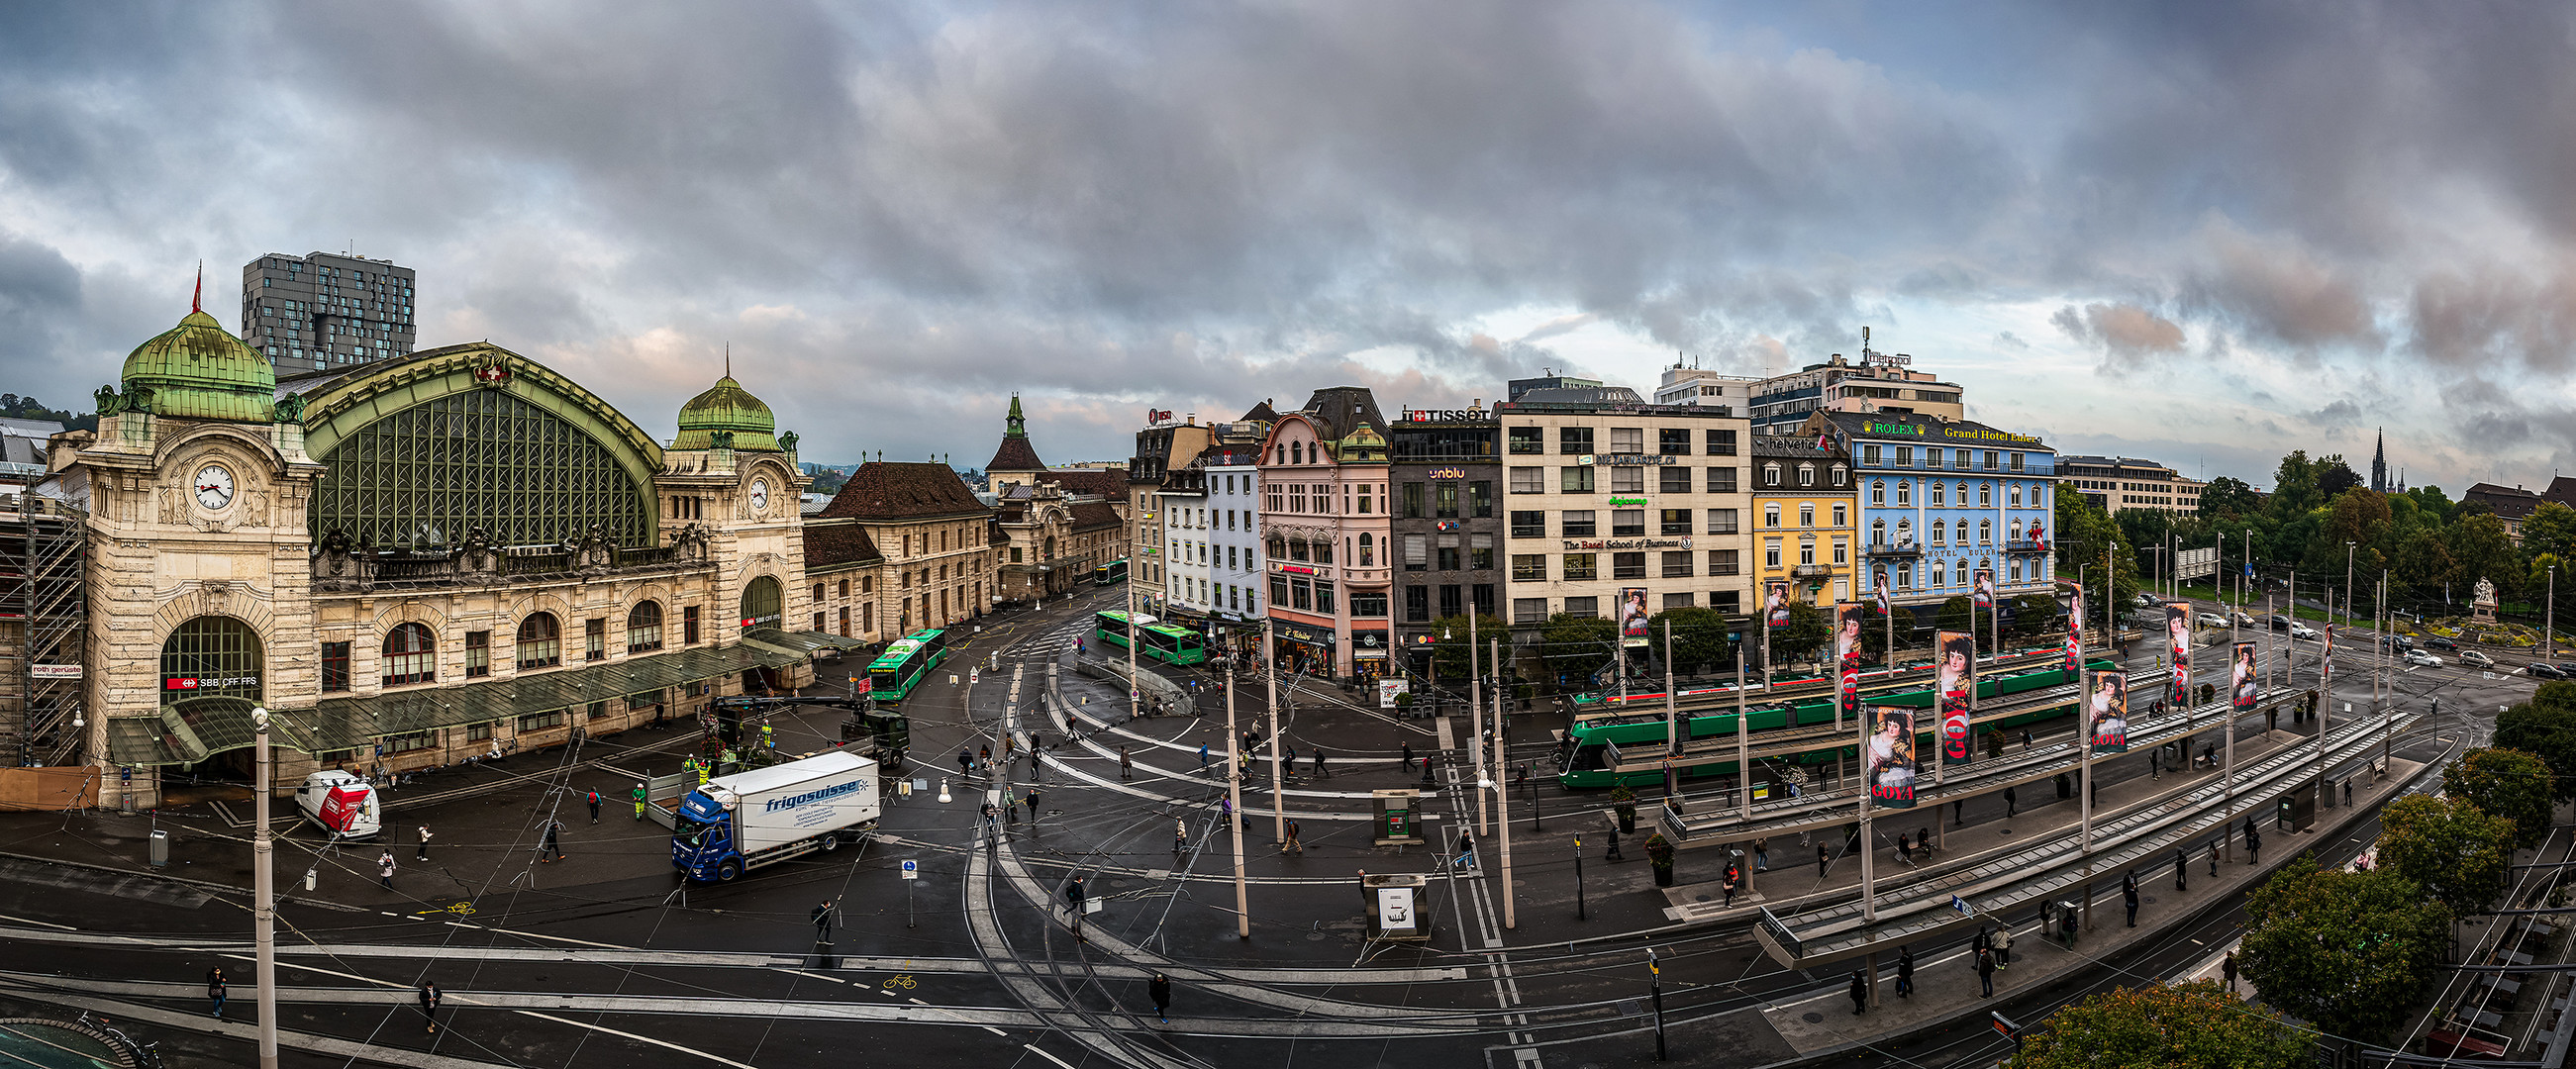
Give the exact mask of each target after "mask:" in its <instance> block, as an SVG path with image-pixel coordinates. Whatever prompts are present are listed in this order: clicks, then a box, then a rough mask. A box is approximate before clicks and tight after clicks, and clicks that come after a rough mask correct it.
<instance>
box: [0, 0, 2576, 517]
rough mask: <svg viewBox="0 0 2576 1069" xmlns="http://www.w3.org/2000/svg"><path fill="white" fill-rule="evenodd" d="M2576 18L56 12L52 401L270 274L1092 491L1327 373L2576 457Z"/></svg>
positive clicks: (20, 19)
mask: <svg viewBox="0 0 2576 1069" xmlns="http://www.w3.org/2000/svg"><path fill="white" fill-rule="evenodd" d="M2571 53H2576V8H2570V7H2567V6H2564V5H2543V4H2511V5H2507V4H2495V5H2481V4H2470V3H2459V4H2422V3H2411V2H2410V3H2401V4H2389V5H2374V4H2369V3H2341V2H2339V3H2331V4H2329V3H2313V4H2265V3H2226V4H2207V5H2192V4H2185V3H2153V4H2145V3H2141V4H2128V5H2116V4H2076V5H2069V4H2033V5H2028V6H2016V5H2006V4H1993V5H1974V6H1967V5H1935V4H1914V3H1880V4H1870V3H1815V4H1807V5H1777V4H1745V5H1723V4H1721V5H1706V6H1665V5H1653V4H1629V3H1620V2H1616V0H1602V2H1587V3H1581V4H1515V3H1508V2H1497V3H1473V4H1459V3H1429V2H1426V3H1404V2H1386V0H1369V2H1354V3H1346V4H1307V3H1294V2H1283V3H1258V4H1245V5H1234V6H1228V5H1222V4H1214V3H1205V4H1201V3H1186V4H1181V3H1176V4H1135V5H1115V6H1113V5H1096V4H1087V3H1081V2H1070V0H1046V2H1043V3H1030V4H1019V3H1011V2H1007V0H1003V2H985V3H975V4H963V5H957V6H901V5H891V4H886V5H832V6H826V7H819V8H818V7H805V6H800V5H797V4H793V3H788V2H783V0H782V2H768V3H761V4H751V5H744V4H727V5H715V4H706V5H673V4H654V3H644V4H637V3H629V2H618V3H599V4H592V5H584V4H575V3H548V4H534V5H532V4H497V3H496V4H470V3H442V4H366V5H332V4H298V5H284V6H267V5H245V4H227V3H204V4H160V5H142V6H136V5H97V4H12V5H7V6H6V7H5V8H0V389H7V390H11V391H14V392H17V393H21V394H26V393H34V394H35V395H37V396H39V397H41V398H43V399H45V400H46V401H49V402H51V403H52V404H54V405H55V406H57V407H64V406H69V405H73V404H75V403H78V404H83V405H85V404H86V403H87V398H88V396H89V393H90V391H91V390H92V389H94V388H95V387H96V386H97V385H98V384H100V383H103V382H108V381H111V380H112V379H114V378H115V375H116V369H117V366H118V362H119V361H120V360H121V358H122V357H123V355H124V354H125V353H126V352H127V351H128V350H130V349H131V348H133V346H134V345H136V344H137V343H139V342H141V341H142V340H143V339H145V338H148V337H150V336H151V335H153V334H155V333H157V332H159V331H161V330H163V329H166V328H167V327H168V326H169V325H170V324H171V323H173V322H174V321H176V319H177V318H178V317H179V316H180V315H181V314H183V313H184V312H185V311H186V299H187V293H188V287H189V284H190V274H191V272H192V271H193V270H194V267H195V265H196V264H197V262H198V261H199V260H201V259H202V260H203V261H204V262H205V263H206V265H207V271H208V273H209V275H210V276H212V278H213V279H214V284H213V285H210V286H209V287H208V289H209V291H210V300H209V302H208V304H209V310H210V311H212V312H214V313H215V314H216V316H217V317H218V318H220V319H223V320H224V321H225V322H226V323H227V324H230V325H238V322H239V319H238V316H237V314H236V310H237V309H236V303H237V300H238V296H237V294H238V285H237V283H235V282H234V281H233V280H235V279H238V278H239V277H240V275H239V272H240V268H241V265H242V264H243V263H244V262H246V261H248V260H250V259H252V258H254V257H256V256H259V255H261V254H263V253H269V252H281V253H304V252H309V251H314V250H334V251H337V250H343V249H348V248H352V247H354V248H355V249H356V251H357V252H359V253H361V254H363V255H368V256H375V257H381V258H388V259H392V260H395V261H397V262H399V263H402V264H406V265H409V266H412V267H414V268H416V269H418V271H419V273H420V296H419V300H418V307H419V313H420V314H419V321H420V335H421V344H422V345H424V346H432V345H442V344H449V343H454V342H460V341H471V340H476V339H482V338H489V339H491V340H492V341H494V342H496V343H499V344H502V345H505V346H507V347H509V348H511V349H514V350H516V351H518V352H521V353H524V354H527V355H529V356H531V357H533V358H535V359H538V360H540V361H543V362H545V363H547V364H550V365H552V366H555V367H557V368H559V369H562V370H564V371H566V372H568V373H571V374H573V375H574V376H576V377H578V378H580V379H582V380H584V381H586V382H587V383H589V384H590V385H592V386H593V387H594V388H596V389H598V390H599V391H600V392H601V393H602V394H604V395H606V396H608V397H609V398H611V399H612V400H614V401H616V402H617V403H618V404H619V405H620V406H621V407H623V408H625V409H626V411H627V412H628V414H629V415H630V416H632V417H633V418H635V419H636V421H637V422H639V423H641V424H642V425H643V426H644V427H645V428H646V429H647V430H649V431H651V432H653V433H655V434H657V435H668V434H669V433H670V432H671V414H672V413H673V412H674V411H675V409H676V408H677V406H678V404H679V402H680V401H682V400H683V399H685V398H686V397H687V396H689V395H690V394H691V393H694V392H695V391H696V390H698V389H701V388H703V387H704V385H705V384H706V383H708V382H709V381H711V380H712V379H713V378H714V377H715V376H716V374H717V373H718V371H717V365H718V361H719V355H718V354H719V352H720V350H721V348H722V347H723V346H724V345H726V344H727V343H730V344H731V346H732V350H733V353H734V367H735V371H736V374H737V376H738V377H740V378H741V379H742V380H743V381H744V383H745V385H747V386H748V387H750V388H751V389H752V390H754V391H755V392H757V393H759V394H760V395H761V396H763V397H764V398H766V399H767V400H768V401H769V402H770V403H771V404H772V405H773V406H774V407H775V408H777V409H778V412H779V417H780V423H781V425H782V426H783V427H787V428H792V429H795V430H798V431H800V432H802V433H803V434H804V435H805V441H806V443H807V444H806V446H805V455H806V457H807V458H808V459H814V460H834V461H840V460H851V459H855V458H857V457H858V456H859V455H860V453H861V451H862V450H871V451H872V450H883V451H884V452H885V454H886V456H887V457H888V458H889V459H896V458H916V459H917V458H920V457H923V456H926V455H930V454H933V453H943V452H945V453H951V454H953V459H954V460H955V461H956V462H957V463H958V464H960V465H961V466H964V465H974V464H981V463H982V462H983V461H984V459H985V458H986V457H987V456H988V455H989V454H990V452H991V450H992V447H993V442H994V440H995V437H996V435H997V433H998V430H999V424H1000V419H1001V414H1002V410H1003V409H1004V407H1005V406H1006V405H1007V398H1008V396H1009V394H1010V393H1011V392H1012V391H1020V392H1022V393H1024V394H1025V395H1026V398H1027V402H1028V405H1029V408H1030V415H1031V417H1032V424H1033V430H1034V432H1035V434H1036V436H1037V444H1038V446H1039V449H1040V451H1041V453H1042V454H1043V455H1044V456H1045V457H1046V458H1047V459H1049V460H1051V461H1057V462H1063V461H1069V460H1076V459H1089V458H1108V457H1121V456H1124V455H1125V454H1126V453H1127V451H1128V449H1129V446H1130V444H1131V443H1132V439H1131V437H1130V435H1131V433H1132V431H1133V430H1134V428H1135V426H1136V425H1137V423H1138V422H1139V421H1140V420H1141V419H1142V417H1143V414H1144V412H1145V410H1146V409H1147V408H1149V407H1153V408H1171V409H1175V410H1179V411H1183V412H1191V411H1195V412H1198V413H1201V414H1202V416H1203V417H1204V416H1223V415H1232V414H1235V413H1238V412H1240V411H1241V410H1242V409H1244V408H1246V407H1248V406H1249V405H1251V404H1252V403H1253V402H1255V401H1258V400H1261V399H1262V398H1265V397H1271V398H1277V399H1278V400H1279V401H1280V402H1282V403H1283V406H1284V405H1285V404H1289V403H1294V402H1299V401H1302V400H1303V399H1304V398H1305V396H1306V394H1307V393H1308V392H1309V391H1310V390H1312V389H1313V388H1315V387H1318V386H1324V385H1332V384H1337V383H1344V382H1357V383H1363V384H1367V385H1370V386H1374V387H1376V388H1377V391H1378V396H1379V399H1380V401H1381V403H1383V404H1384V405H1386V406H1387V407H1390V408H1392V407H1394V406H1397V405H1413V406H1419V407H1442V406H1447V405H1452V404H1459V403H1464V402H1466V401H1468V400H1470V399H1471V398H1487V399H1490V398H1493V397H1495V396H1496V395H1498V394H1499V393H1501V391H1502V386H1501V383H1502V381H1503V379H1505V378H1506V377H1509V376H1513V375H1519V374H1527V373H1532V372H1535V371H1536V370H1537V369H1539V368H1542V367H1554V368H1565V369H1571V370H1573V371H1575V372H1577V373H1586V374H1591V375H1596V376H1599V377H1602V378H1606V379H1609V380H1612V381H1615V382H1621V383H1625V384H1629V385H1633V386H1637V387H1639V388H1641V389H1645V388H1650V387H1651V385H1652V384H1653V382H1654V380H1655V377H1656V375H1657V373H1658V368H1659V367H1660V366H1662V365H1664V364H1667V363H1669V362H1670V361H1672V360H1673V359H1674V358H1675V354H1677V353H1686V354H1688V355H1689V357H1690V358H1691V359H1695V360H1697V361H1699V362H1700V363H1702V364H1703V365H1704V366H1707V367H1712V368H1720V369H1725V370H1729V371H1734V372H1739V373H1745V374H1760V373H1762V372H1764V371H1765V370H1775V371H1776V370H1781V369H1785V368H1790V367H1794V366H1796V365H1798V364H1802V363H1806V362H1811V361H1815V360H1821V359H1823V358H1824V357H1825V356H1826V355H1828V354H1830V353H1835V352H1841V353H1852V354H1856V353H1857V352H1858V349H1859V333H1860V328H1861V327H1862V326H1864V325H1867V326H1870V327H1872V328H1874V329H1875V331H1876V341H1877V347H1878V348H1880V349H1883V350H1886V351H1890V352H1904V353H1910V354H1913V355H1914V357H1915V358H1916V362H1917V366H1918V367H1922V368H1925V369H1929V370H1933V371H1936V372H1938V373H1940V374H1942V375H1943V376H1944V377H1947V378H1951V379H1954V380H1956V381H1958V382H1961V383H1963V384H1965V385H1966V387H1967V391H1968V393H1967V396H1968V399H1969V409H1970V415H1971V416H1972V417H1973V418H1977V419H1981V420H1984V421H1987V422H1990V423H1994V424H1997V425H2000V426H2005V427H2009V428H2013V429H2016V430H2024V431H2034V432H2038V433H2041V434H2044V435H2046V436H2047V437H2048V439H2049V440H2050V441H2051V442H2052V443H2054V444H2056V445H2058V446H2059V447H2060V448H2063V449H2068V450H2080V451H2086V452H2120V453H2126V454H2129V455H2133V456H2150V457H2154V458H2157V459H2160V460H2164V461H2166V462H2168V463H2173V464H2175V465H2176V466H2178V467H2181V468H2183V469H2184V470H2185V471H2186V472H2206V474H2209V475H2213V476H2214V475H2219V474H2233V475H2238V476H2241V477H2246V478H2248V479H2250V480H2252V481H2254V482H2255V483H2257V485H2265V484H2268V482H2269V476H2270V471H2271V467H2272V462H2273V459H2274V458H2276V457H2277V456H2278V455H2279V454H2280V453H2281V452H2283V451H2285V450H2287V449H2291V448H2306V449H2309V450H2311V451H2315V452H2335V451H2342V452H2344V453H2346V454H2347V455H2350V456H2352V457H2354V458H2356V464H2355V466H2356V467H2362V466H2363V465H2364V463H2366V459H2367V454H2368V452H2369V449H2370V436H2371V433H2372V431H2373V430H2374V429H2375V428H2376V427H2378V426H2380V425H2382V424H2384V425H2386V426H2387V428H2388V433H2389V438H2390V446H2389V451H2390V457H2391V462H2392V463H2393V464H2402V465H2404V466H2405V467H2406V468H2407V470H2408V473H2409V476H2410V478H2411V480H2412V481H2414V482H2416V483H2419V484H2420V483H2426V482H2438V483H2440V484H2442V485H2444V486H2445V487H2448V488H2449V489H2451V491H2452V492H2453V493H2454V494H2455V495H2456V494H2457V493H2458V491H2459V490H2460V489H2461V488H2463V487H2465V486H2466V485H2467V484H2468V483H2469V482H2471V481H2475V480H2479V479H2487V480H2494V481H2500V482H2506V483H2513V482H2523V483H2528V484H2536V483H2537V482H2539V481H2543V480H2546V479H2547V478H2549V476H2550V475H2551V473H2552V471H2553V469H2555V468H2557V467H2559V466H2562V465H2564V466H2566V467H2568V468H2570V469H2571V470H2576V462H2571V457H2576V397H2571V391H2570V389H2569V375H2570V372H2571V362H2570V357H2571V346H2576V255H2571V253H2576V129H2571V127H2576V106H2571V105H2576V100H2571V97H2576V63H2571V62H2570V59H2571Z"/></svg>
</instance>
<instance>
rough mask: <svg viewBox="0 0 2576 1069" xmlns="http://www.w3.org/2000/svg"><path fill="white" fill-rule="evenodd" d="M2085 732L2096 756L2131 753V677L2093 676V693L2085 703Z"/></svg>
mask: <svg viewBox="0 0 2576 1069" xmlns="http://www.w3.org/2000/svg"><path fill="white" fill-rule="evenodd" d="M2084 716H2085V729H2084V730H2085V733H2086V734H2088V735H2090V736H2091V737H2092V741H2093V752H2094V753H2096V754H2110V753H2127V752H2128V751H2129V674H2128V673H2127V672H2095V673H2093V691H2092V694H2091V695H2090V696H2089V697H2088V698H2087V699H2086V700H2085V703H2084Z"/></svg>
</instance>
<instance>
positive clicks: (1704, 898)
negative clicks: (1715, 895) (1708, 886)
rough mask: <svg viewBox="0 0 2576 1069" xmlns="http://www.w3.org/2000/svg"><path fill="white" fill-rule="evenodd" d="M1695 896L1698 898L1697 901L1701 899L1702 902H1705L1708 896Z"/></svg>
mask: <svg viewBox="0 0 2576 1069" xmlns="http://www.w3.org/2000/svg"><path fill="white" fill-rule="evenodd" d="M1696 897H1697V898H1698V900H1699V901H1702V902H1706V901H1708V896H1707V895H1699V896H1696Z"/></svg>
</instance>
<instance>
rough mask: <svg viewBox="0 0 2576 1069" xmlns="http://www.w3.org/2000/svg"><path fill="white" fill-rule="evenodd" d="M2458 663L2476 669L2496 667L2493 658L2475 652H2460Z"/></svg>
mask: <svg viewBox="0 0 2576 1069" xmlns="http://www.w3.org/2000/svg"><path fill="white" fill-rule="evenodd" d="M2460 663H2461V664H2465V665H2471V666H2474V667H2478V668H2493V667H2495V666H2496V665H2495V658H2493V657H2489V656H2487V655H2486V654H2483V653H2480V652H2478V651H2476V650H2461V651H2460Z"/></svg>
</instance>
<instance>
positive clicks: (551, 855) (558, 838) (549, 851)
mask: <svg viewBox="0 0 2576 1069" xmlns="http://www.w3.org/2000/svg"><path fill="white" fill-rule="evenodd" d="M563 856H564V852H563V822H562V821H559V820H549V821H547V822H546V833H545V838H544V840H543V841H541V842H539V843H538V844H537V860H539V861H561V860H563Z"/></svg>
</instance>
